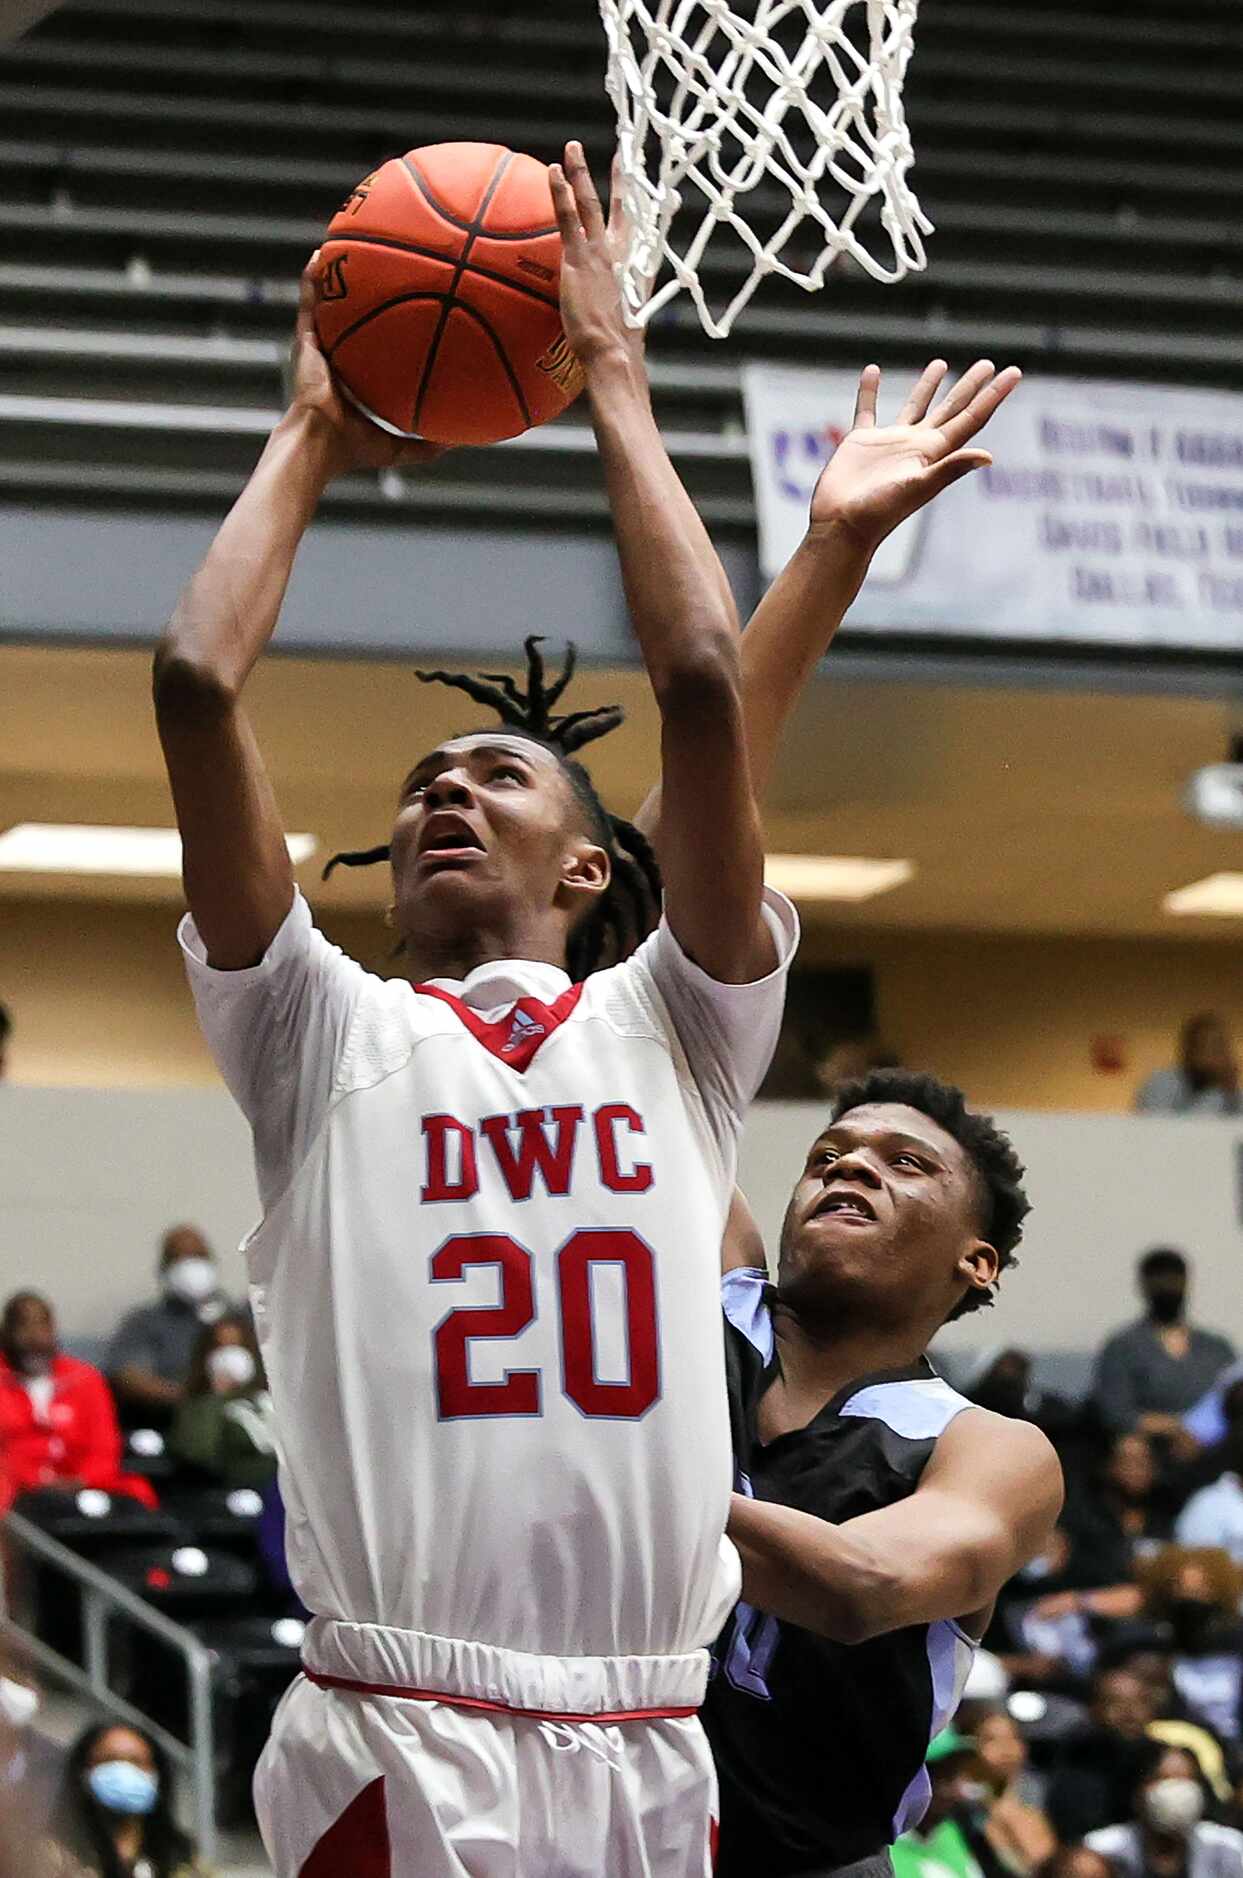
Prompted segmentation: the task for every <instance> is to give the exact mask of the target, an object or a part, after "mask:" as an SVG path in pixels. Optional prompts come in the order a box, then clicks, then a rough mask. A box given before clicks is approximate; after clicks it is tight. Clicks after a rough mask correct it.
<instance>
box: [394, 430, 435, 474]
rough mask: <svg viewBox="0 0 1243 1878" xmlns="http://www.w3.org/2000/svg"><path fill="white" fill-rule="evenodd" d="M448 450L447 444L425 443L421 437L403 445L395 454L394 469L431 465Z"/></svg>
mask: <svg viewBox="0 0 1243 1878" xmlns="http://www.w3.org/2000/svg"><path fill="white" fill-rule="evenodd" d="M448 448H449V445H448V444H447V443H425V442H424V441H423V439H422V438H421V437H420V438H418V439H417V440H416V441H413V442H411V443H403V444H402V446H401V448H400V450H399V451H398V452H397V457H396V461H395V463H394V468H395V469H400V468H402V467H404V466H405V465H407V464H413V463H433V462H435V460H436V458H437V457H438V456H443V455H444V454H445V451H446V450H447V449H448Z"/></svg>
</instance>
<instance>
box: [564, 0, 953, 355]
mask: <svg viewBox="0 0 1243 1878" xmlns="http://www.w3.org/2000/svg"><path fill="white" fill-rule="evenodd" d="M918 6H919V0H750V4H749V5H748V4H747V0H739V4H737V5H732V6H731V5H730V4H728V0H600V12H601V15H602V16H603V19H604V26H605V31H606V33H607V35H608V47H609V64H608V89H609V96H610V97H611V98H612V100H613V104H614V107H615V108H616V111H617V121H618V145H619V150H620V153H621V167H622V174H623V190H624V196H625V203H626V209H627V211H628V214H629V217H630V226H631V228H632V230H633V238H632V241H631V247H630V254H629V258H628V260H627V262H626V265H625V268H624V270H623V292H624V298H625V303H626V307H627V311H628V314H629V316H630V318H631V320H632V321H633V323H634V324H636V325H642V324H644V323H646V322H647V321H648V320H650V319H651V317H652V315H653V314H654V313H655V312H657V311H658V309H659V308H660V307H663V306H665V305H667V304H668V302H669V301H670V300H672V299H673V298H674V296H675V295H677V294H679V293H681V292H683V290H685V291H686V292H687V293H689V294H690V295H691V298H692V299H693V300H694V302H695V306H696V308H697V310H698V313H699V318H700V320H701V322H702V324H703V327H704V330H705V332H707V333H708V334H710V335H711V337H712V338H714V339H721V338H724V336H725V334H726V333H728V332H729V330H730V327H731V326H732V325H733V323H734V321H735V319H736V318H737V316H738V314H739V313H740V312H741V310H742V308H743V307H744V306H746V304H747V302H748V300H750V298H751V296H752V294H753V293H754V292H755V290H756V288H757V287H758V286H759V284H760V282H761V281H762V280H763V279H764V278H765V277H766V276H767V275H769V274H781V275H784V277H785V278H786V279H787V280H792V281H794V282H796V284H797V285H798V286H800V287H805V288H806V289H807V290H808V292H814V291H815V290H816V289H817V288H820V287H823V285H824V279H825V275H826V273H827V271H828V269H829V267H830V266H831V264H832V263H833V262H834V261H835V260H836V258H837V257H838V256H839V255H850V256H851V257H852V258H853V259H854V260H855V261H857V262H858V264H859V266H860V267H862V268H865V269H866V271H867V272H868V273H869V274H871V275H872V276H873V277H874V278H875V279H877V280H882V281H897V280H901V279H902V277H903V275H904V274H906V273H907V272H908V271H909V270H912V269H914V270H919V269H921V268H923V267H924V266H925V265H926V257H925V253H924V243H923V237H924V236H925V235H927V234H931V232H932V224H931V222H929V220H928V218H927V217H926V216H925V215H924V213H923V211H922V209H921V208H920V206H919V203H918V201H917V200H916V197H915V194H914V191H913V190H912V189H911V187H910V185H909V184H908V182H907V172H908V170H909V169H910V167H911V164H912V163H913V161H914V152H913V150H912V148H911V139H910V133H909V131H908V130H907V126H906V119H905V117H904V115H903V110H902V83H903V79H904V78H905V76H906V68H907V65H908V63H909V61H910V57H911V52H912V49H913V43H914V31H915V16H916V12H917V10H918ZM860 7H865V8H866V21H863V20H861V19H860V17H859V13H858V9H859V8H860ZM852 15H853V18H852V17H851V16H852ZM852 24H853V25H854V26H855V27H856V32H855V34H854V35H853V36H852V34H851V33H850V31H849V30H848V27H849V26H850V25H852ZM864 25H866V32H864V31H862V30H860V29H861V28H862V27H863V26H864ZM800 36H801V44H800V43H799V39H800ZM856 39H858V40H859V41H860V43H859V44H856V43H855V40H856ZM813 90H815V91H816V92H817V93H818V94H819V95H820V97H821V98H822V99H823V102H817V101H816V98H815V97H813V95H812V94H813ZM829 94H832V95H829ZM761 184H768V185H775V186H779V188H780V189H781V190H784V192H785V197H783V198H781V209H780V211H779V223H778V226H777V227H776V229H775V231H774V232H773V233H771V234H769V235H767V236H766V237H764V238H761V237H760V236H759V235H757V234H756V233H755V231H754V230H753V229H752V228H751V227H750V225H749V223H748V221H747V219H746V215H745V214H744V210H745V209H746V208H747V206H748V203H747V198H748V197H749V196H750V194H751V192H752V191H753V190H755V189H757V188H759V186H760V185H761ZM696 192H698V194H696ZM821 192H823V193H824V194H825V195H826V196H827V197H830V198H831V200H832V203H833V205H834V208H835V209H836V214H835V213H834V212H833V209H831V208H830V207H829V206H828V204H827V203H826V202H825V201H822V200H821ZM768 193H769V197H770V201H771V198H772V196H773V195H775V193H776V190H775V188H770V189H769V191H768ZM700 197H702V198H703V205H702V206H701V204H700V200H699V198H700ZM843 197H844V198H845V200H844V202H843V201H842V199H841V198H843ZM786 198H788V201H787V200H786ZM874 200H878V201H879V207H880V227H879V228H875V227H873V228H871V229H870V230H869V231H867V234H868V238H870V239H872V240H873V241H874V242H876V243H877V244H881V243H882V242H887V244H888V249H889V250H890V253H891V257H892V258H888V257H885V258H877V256H875V255H873V254H871V253H869V252H868V249H867V248H866V247H865V246H864V231H863V230H860V229H857V228H856V224H857V223H858V221H859V218H860V216H861V215H862V213H863V211H864V209H865V208H866V207H867V205H868V204H869V203H871V202H872V201H874ZM768 207H769V204H768V203H765V202H763V200H762V197H761V198H759V199H757V201H756V203H755V205H754V208H755V209H756V210H758V209H760V208H763V209H764V213H765V222H766V223H767V222H768V221H769V220H770V217H769V215H768ZM680 209H685V211H686V213H685V216H684V218H683V220H682V221H680V222H679V224H678V229H677V234H678V240H677V242H676V244H675V241H674V240H673V239H672V238H671V229H672V225H673V222H674V217H675V216H676V215H677V214H678V211H679V210H680ZM804 223H808V224H810V227H809V228H808V229H806V230H804V232H803V236H802V238H801V239H800V242H799V243H798V244H797V246H796V248H795V250H794V251H793V253H792V255H791V256H790V257H788V258H783V250H785V249H786V246H787V243H789V242H790V240H791V238H792V237H793V236H794V234H795V231H796V230H799V229H801V228H802V226H803V224H804ZM723 228H729V229H732V230H733V232H734V234H735V236H736V237H737V238H738V241H739V242H740V243H741V245H742V250H743V254H742V259H743V262H744V264H745V263H746V262H747V260H748V259H749V262H750V269H749V272H748V273H747V275H746V278H745V280H744V281H743V283H742V285H741V286H740V287H739V288H738V290H737V292H736V293H735V294H734V296H733V298H732V300H730V301H729V303H728V305H726V307H725V308H724V310H723V311H722V312H720V313H719V314H714V313H713V311H712V309H711V308H710V307H709V306H708V303H707V300H706V298H705V295H704V292H703V288H702V285H701V282H700V279H699V269H700V266H701V264H702V262H703V259H704V255H705V252H706V250H707V247H708V243H709V242H710V241H711V240H712V238H713V236H714V235H715V234H716V233H717V231H718V230H720V229H723ZM809 237H810V242H809V239H808V238H809ZM811 242H814V244H815V245H816V247H818V250H819V251H818V253H816V254H815V257H814V259H812V258H811V254H810V252H809V248H810V243H811ZM795 256H797V258H798V261H799V262H801V265H799V264H797V263H796V261H795V258H794V257H795ZM808 263H810V264H808ZM666 267H667V269H668V273H667V277H666V279H665V280H664V282H663V284H657V277H658V275H659V274H660V272H661V270H662V269H663V268H666Z"/></svg>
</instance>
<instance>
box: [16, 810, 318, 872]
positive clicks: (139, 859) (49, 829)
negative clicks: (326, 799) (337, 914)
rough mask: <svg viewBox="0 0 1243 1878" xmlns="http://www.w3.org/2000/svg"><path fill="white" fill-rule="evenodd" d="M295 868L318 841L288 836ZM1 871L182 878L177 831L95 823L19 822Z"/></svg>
mask: <svg viewBox="0 0 1243 1878" xmlns="http://www.w3.org/2000/svg"><path fill="white" fill-rule="evenodd" d="M285 845H286V847H287V848H288V849H289V858H290V860H291V861H292V862H293V864H294V866H295V867H296V866H298V865H299V863H300V862H302V861H307V860H309V859H310V857H311V856H312V855H313V854H314V852H315V850H316V848H317V846H318V845H319V844H318V842H317V841H316V839H315V836H314V835H286V836H285ZM0 869H3V870H4V871H5V872H6V873H11V874H145V875H148V876H151V877H157V876H160V875H166V874H171V875H179V874H180V873H181V836H180V835H179V834H178V833H177V830H176V829H175V828H102V827H97V826H95V825H93V824H91V823H70V822H17V823H16V824H15V825H14V826H13V827H12V828H8V829H6V830H5V832H4V833H3V834H2V835H0Z"/></svg>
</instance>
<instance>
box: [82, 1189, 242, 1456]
mask: <svg viewBox="0 0 1243 1878" xmlns="http://www.w3.org/2000/svg"><path fill="white" fill-rule="evenodd" d="M159 1276H160V1294H161V1295H160V1296H159V1297H158V1298H157V1299H155V1300H154V1302H152V1303H150V1304H142V1305H139V1307H138V1309H137V1310H134V1311H131V1312H130V1313H129V1315H128V1316H127V1317H125V1318H123V1319H122V1321H121V1324H120V1327H119V1329H118V1330H117V1333H116V1336H115V1337H114V1338H113V1341H112V1347H111V1349H110V1351H109V1353H108V1375H109V1378H110V1380H111V1383H112V1387H113V1389H114V1390H115V1391H116V1396H117V1400H118V1402H119V1403H120V1405H121V1412H122V1414H123V1416H124V1417H125V1420H126V1422H127V1423H128V1424H129V1425H130V1426H131V1427H132V1426H137V1425H141V1424H143V1423H147V1424H150V1425H153V1426H155V1427H158V1428H166V1427H167V1426H168V1424H169V1423H170V1422H171V1420H172V1418H173V1415H174V1414H175V1413H176V1410H177V1407H178V1405H179V1404H180V1403H181V1401H182V1400H183V1399H184V1397H185V1392H186V1378H187V1377H188V1375H189V1373H190V1360H191V1358H192V1357H193V1355H194V1346H195V1344H196V1343H197V1342H198V1339H199V1333H200V1332H201V1331H202V1329H203V1326H204V1325H205V1324H214V1323H215V1322H216V1321H217V1319H219V1318H221V1317H223V1316H224V1315H225V1313H226V1311H228V1310H229V1309H230V1304H229V1300H228V1298H227V1297H226V1296H225V1294H224V1292H223V1290H222V1289H221V1285H220V1273H219V1271H218V1269H217V1266H216V1260H215V1256H214V1254H213V1253H212V1249H211V1247H210V1246H209V1245H208V1243H207V1241H206V1239H205V1238H204V1237H203V1235H202V1233H201V1232H200V1231H199V1230H198V1228H197V1226H174V1227H172V1228H171V1229H170V1230H169V1231H168V1232H166V1233H165V1235H164V1240H163V1243H162V1245H161V1247H160V1263H159Z"/></svg>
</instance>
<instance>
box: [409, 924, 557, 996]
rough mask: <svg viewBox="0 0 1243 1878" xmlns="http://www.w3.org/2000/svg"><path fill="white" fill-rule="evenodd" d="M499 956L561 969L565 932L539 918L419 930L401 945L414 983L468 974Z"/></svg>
mask: <svg viewBox="0 0 1243 1878" xmlns="http://www.w3.org/2000/svg"><path fill="white" fill-rule="evenodd" d="M499 959H525V960H529V961H530V962H531V963H532V964H537V965H555V966H557V967H558V969H559V970H561V971H564V970H565V969H566V960H565V933H564V931H563V929H562V928H561V927H560V926H559V925H553V924H550V923H545V922H542V921H534V922H530V923H525V924H515V925H512V926H511V925H503V926H497V927H495V928H493V929H489V928H486V927H480V926H476V927H472V928H470V929H469V930H468V931H465V932H456V933H451V934H446V935H445V936H444V937H443V938H435V937H430V936H428V935H427V934H420V936H419V937H418V938H417V939H412V938H407V939H406V941H405V944H404V946H403V948H402V962H403V967H404V970H405V974H406V976H407V978H409V979H410V980H411V982H412V983H413V984H416V985H421V984H426V983H427V981H428V980H429V979H432V978H455V979H462V978H469V977H470V974H471V973H472V972H473V971H476V970H477V969H478V967H479V966H480V965H494V964H495V963H496V962H497V961H498V960H499Z"/></svg>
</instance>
